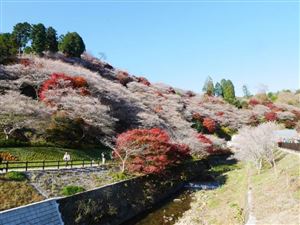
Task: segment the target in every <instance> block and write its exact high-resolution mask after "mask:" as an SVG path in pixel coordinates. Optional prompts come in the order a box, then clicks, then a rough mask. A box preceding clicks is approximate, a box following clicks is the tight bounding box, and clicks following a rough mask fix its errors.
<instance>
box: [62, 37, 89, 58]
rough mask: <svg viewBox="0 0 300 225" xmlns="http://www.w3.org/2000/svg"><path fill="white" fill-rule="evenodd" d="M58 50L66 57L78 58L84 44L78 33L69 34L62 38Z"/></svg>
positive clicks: (83, 49)
mask: <svg viewBox="0 0 300 225" xmlns="http://www.w3.org/2000/svg"><path fill="white" fill-rule="evenodd" d="M59 50H60V51H62V52H63V53H64V54H65V55H66V56H69V57H80V56H81V54H82V53H83V52H84V51H85V44H84V42H83V40H82V38H81V37H80V35H79V34H78V33H76V32H72V33H70V32H69V33H67V34H66V35H65V36H63V38H62V40H61V42H60V44H59Z"/></svg>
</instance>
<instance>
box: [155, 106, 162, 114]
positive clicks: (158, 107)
mask: <svg viewBox="0 0 300 225" xmlns="http://www.w3.org/2000/svg"><path fill="white" fill-rule="evenodd" d="M162 110H163V107H162V106H161V105H157V106H156V107H155V108H154V112H156V113H159V112H161V111H162Z"/></svg>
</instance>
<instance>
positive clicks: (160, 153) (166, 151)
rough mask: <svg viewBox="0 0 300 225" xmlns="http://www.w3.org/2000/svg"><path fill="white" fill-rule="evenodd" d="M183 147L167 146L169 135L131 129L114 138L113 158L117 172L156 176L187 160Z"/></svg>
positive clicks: (186, 153)
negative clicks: (117, 161) (117, 168)
mask: <svg viewBox="0 0 300 225" xmlns="http://www.w3.org/2000/svg"><path fill="white" fill-rule="evenodd" d="M189 152H190V149H189V147H188V146H186V145H181V144H175V143H171V142H170V137H169V135H168V134H167V133H166V132H165V131H163V130H161V129H159V128H153V129H135V130H130V131H127V132H124V133H122V134H121V135H119V136H118V138H117V142H116V149H115V150H114V152H113V156H114V157H115V158H117V159H118V160H119V161H120V168H121V171H122V172H124V170H125V169H127V170H128V171H130V172H140V173H144V174H148V173H160V172H162V171H163V170H164V169H166V167H168V166H171V165H175V164H178V163H181V162H182V161H184V160H185V159H188V158H189V157H190V155H189Z"/></svg>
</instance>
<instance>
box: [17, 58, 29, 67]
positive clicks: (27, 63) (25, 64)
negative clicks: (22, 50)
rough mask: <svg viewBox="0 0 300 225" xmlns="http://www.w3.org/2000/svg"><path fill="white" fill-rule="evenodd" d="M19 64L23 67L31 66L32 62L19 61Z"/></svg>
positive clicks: (27, 60)
mask: <svg viewBox="0 0 300 225" xmlns="http://www.w3.org/2000/svg"><path fill="white" fill-rule="evenodd" d="M19 63H20V64H22V65H23V66H25V67H28V66H31V65H32V61H31V60H30V59H24V58H23V59H20V60H19Z"/></svg>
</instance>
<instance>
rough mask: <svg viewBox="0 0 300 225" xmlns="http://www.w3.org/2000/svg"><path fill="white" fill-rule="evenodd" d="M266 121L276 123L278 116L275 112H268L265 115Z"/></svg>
mask: <svg viewBox="0 0 300 225" xmlns="http://www.w3.org/2000/svg"><path fill="white" fill-rule="evenodd" d="M265 120H266V121H276V120H277V114H276V113H275V112H267V113H265Z"/></svg>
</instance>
